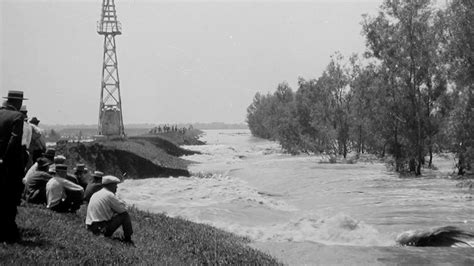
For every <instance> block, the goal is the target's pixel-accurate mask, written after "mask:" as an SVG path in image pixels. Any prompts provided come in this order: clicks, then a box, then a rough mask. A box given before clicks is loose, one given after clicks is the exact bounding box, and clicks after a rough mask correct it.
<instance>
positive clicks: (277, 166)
mask: <svg viewBox="0 0 474 266" xmlns="http://www.w3.org/2000/svg"><path fill="white" fill-rule="evenodd" d="M203 140H204V141H206V142H207V145H203V146H188V147H186V148H189V149H193V150H199V151H201V152H202V153H203V154H201V155H193V156H188V157H185V158H186V159H189V160H193V161H196V162H198V163H197V164H194V165H192V166H191V167H190V171H191V172H192V173H195V174H194V176H193V177H190V178H187V177H179V178H168V179H166V178H152V179H144V180H127V181H126V182H124V184H121V186H120V187H119V195H120V196H121V197H122V198H124V199H125V200H126V201H127V202H128V203H130V204H134V205H136V206H137V207H138V208H140V209H145V210H149V211H152V212H166V213H168V215H171V216H181V217H184V218H186V219H189V220H191V221H195V222H201V223H207V224H211V225H214V226H216V227H219V228H222V229H225V230H227V231H231V232H234V233H237V234H239V235H245V236H248V237H249V238H250V239H252V240H254V244H253V245H254V246H255V247H257V248H259V249H262V250H264V251H266V252H268V253H270V254H272V255H274V256H276V257H278V258H280V259H281V260H282V261H283V262H285V263H289V264H302V263H306V264H346V265H347V264H361V265H364V264H420V263H430V264H437V263H447V264H466V265H473V264H474V248H465V247H458V248H407V247H403V248H402V247H396V246H395V237H396V235H398V234H399V233H401V232H403V231H406V230H410V229H423V228H430V227H436V226H444V225H455V226H458V227H461V228H464V229H467V230H474V205H473V203H474V202H473V196H474V195H473V194H472V193H470V192H469V191H467V190H465V189H464V190H463V189H460V188H457V187H456V186H455V182H454V181H452V180H450V179H446V178H444V177H446V176H447V175H448V174H449V173H450V172H452V171H453V162H454V161H453V160H452V158H449V157H436V158H435V161H434V164H435V165H436V166H437V167H438V168H439V169H438V170H436V171H433V170H430V171H425V175H424V177H421V178H399V177H398V176H397V175H395V174H394V173H391V172H389V171H387V170H386V167H385V166H384V165H383V164H381V163H370V162H366V163H363V162H358V163H356V164H327V163H320V161H321V160H322V158H321V157H317V156H290V155H286V154H282V153H281V151H280V147H279V146H278V144H276V143H274V142H270V141H266V140H261V139H258V138H254V137H252V136H251V135H250V133H249V131H248V130H220V131H217V130H215V131H212V130H210V131H206V134H205V135H204V136H203Z"/></svg>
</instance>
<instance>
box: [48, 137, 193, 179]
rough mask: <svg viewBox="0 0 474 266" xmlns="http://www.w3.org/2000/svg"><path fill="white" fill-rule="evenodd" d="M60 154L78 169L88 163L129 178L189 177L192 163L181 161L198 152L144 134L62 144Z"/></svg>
mask: <svg viewBox="0 0 474 266" xmlns="http://www.w3.org/2000/svg"><path fill="white" fill-rule="evenodd" d="M56 149H57V152H58V153H59V154H63V155H64V156H66V158H68V160H67V163H68V164H69V166H70V167H74V166H75V164H76V163H84V164H86V166H87V168H89V169H92V170H100V171H103V172H104V173H106V174H113V175H117V176H121V175H122V174H123V173H127V177H126V178H133V179H138V178H148V177H169V176H189V172H188V170H187V166H188V165H189V164H190V163H191V162H190V161H187V160H184V159H181V158H178V156H182V155H191V154H194V153H197V152H194V151H190V150H186V149H182V148H180V147H179V146H178V145H177V144H176V143H174V142H172V141H170V140H168V139H164V138H161V137H160V136H159V135H144V136H137V137H131V138H129V139H126V140H96V141H93V142H85V143H84V142H74V143H71V142H67V143H58V144H57V146H56Z"/></svg>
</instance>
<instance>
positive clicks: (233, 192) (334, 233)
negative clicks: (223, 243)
mask: <svg viewBox="0 0 474 266" xmlns="http://www.w3.org/2000/svg"><path fill="white" fill-rule="evenodd" d="M118 194H119V196H120V197H122V198H123V199H124V200H126V201H127V202H128V203H129V204H131V205H135V206H136V207H138V208H140V209H145V210H148V211H152V212H165V213H167V214H168V215H170V216H172V217H176V216H179V217H183V218H185V219H188V220H191V221H194V222H198V223H205V224H209V225H212V226H216V227H218V228H221V229H224V230H227V231H230V232H233V233H236V234H238V235H242V236H247V237H249V238H251V239H252V240H255V241H271V242H287V241H291V242H305V241H311V242H319V243H324V244H331V245H333V244H337V245H357V246H388V245H393V244H394V242H393V238H392V240H390V239H389V238H387V237H384V236H382V235H381V234H380V233H379V232H378V231H377V230H376V229H375V228H373V227H371V226H369V225H367V224H365V223H364V222H363V221H357V220H356V219H354V218H352V217H350V216H348V215H345V214H342V213H341V214H337V215H334V216H324V215H321V214H319V215H317V214H314V213H307V212H304V211H300V210H298V208H296V207H295V206H291V205H289V204H288V203H287V202H286V201H285V199H284V198H285V197H284V195H272V194H269V193H265V192H261V191H257V190H256V189H254V188H252V187H250V186H249V185H248V184H247V183H246V182H244V181H242V180H240V179H235V178H232V177H229V176H224V175H217V174H210V175H205V174H201V175H200V176H199V177H198V176H192V177H178V178H150V179H143V180H125V182H124V183H123V184H121V185H120V187H119V191H118ZM279 214H282V215H279ZM282 216H284V217H285V218H284V219H281V217H282ZM288 217H298V218H295V219H289V218H288Z"/></svg>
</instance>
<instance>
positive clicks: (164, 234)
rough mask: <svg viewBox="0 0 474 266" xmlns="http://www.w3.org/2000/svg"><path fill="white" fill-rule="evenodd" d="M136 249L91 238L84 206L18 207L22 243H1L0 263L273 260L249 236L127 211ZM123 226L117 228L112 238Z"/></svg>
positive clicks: (247, 262) (155, 262) (103, 238)
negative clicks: (60, 209) (67, 209)
mask: <svg viewBox="0 0 474 266" xmlns="http://www.w3.org/2000/svg"><path fill="white" fill-rule="evenodd" d="M130 214H131V217H132V223H133V226H134V230H135V233H134V235H133V240H134V242H135V247H134V246H130V245H127V244H124V243H122V242H120V241H118V240H114V239H109V238H105V237H103V236H95V235H93V234H92V233H90V232H89V231H87V230H86V228H85V225H84V218H85V206H83V207H82V208H81V209H80V210H79V211H78V212H77V213H76V214H59V213H54V212H52V211H50V210H47V209H46V208H45V207H43V206H34V205H30V206H24V207H19V214H18V216H17V223H18V225H19V227H20V228H21V231H22V236H23V239H22V241H21V242H19V243H16V244H12V245H7V244H0V264H27V265H29V264H58V263H60V264H149V265H152V264H157V263H158V264H171V265H177V264H259V265H260V264H277V263H278V262H277V261H276V260H275V259H273V258H272V257H270V256H269V255H266V254H264V253H262V252H260V251H256V250H254V249H251V248H250V247H248V246H247V243H248V242H249V241H248V240H247V239H245V238H242V237H239V236H236V235H233V234H231V233H227V232H224V231H222V230H219V229H216V228H213V227H211V226H207V225H203V224H197V223H193V222H189V221H186V220H183V219H180V218H170V217H167V216H166V215H164V214H150V213H147V212H143V211H139V210H136V209H131V210H130ZM120 234H121V229H119V230H118V232H115V235H114V236H115V237H118V236H119V235H120Z"/></svg>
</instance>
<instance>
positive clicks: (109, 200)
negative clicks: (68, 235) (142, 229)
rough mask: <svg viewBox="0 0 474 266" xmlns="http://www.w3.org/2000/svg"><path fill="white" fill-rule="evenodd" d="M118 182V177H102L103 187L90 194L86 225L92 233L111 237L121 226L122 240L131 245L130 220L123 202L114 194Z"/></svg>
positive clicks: (131, 231) (131, 230)
mask: <svg viewBox="0 0 474 266" xmlns="http://www.w3.org/2000/svg"><path fill="white" fill-rule="evenodd" d="M118 183H120V179H118V178H117V177H115V176H111V175H106V176H103V177H102V185H103V188H102V189H101V190H99V191H97V192H96V193H94V194H93V195H92V197H91V199H90V201H89V205H88V206H87V216H86V225H87V229H89V230H90V231H92V232H93V233H94V234H103V235H104V236H106V237H111V236H112V235H113V233H114V232H115V230H117V229H118V228H119V227H120V226H122V230H123V239H122V241H123V242H126V243H130V244H132V245H133V241H132V234H133V229H132V221H131V220H130V216H129V215H128V212H127V208H126V206H125V202H124V201H122V200H121V199H119V198H118V197H117V196H116V195H115V192H117V184H118Z"/></svg>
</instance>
